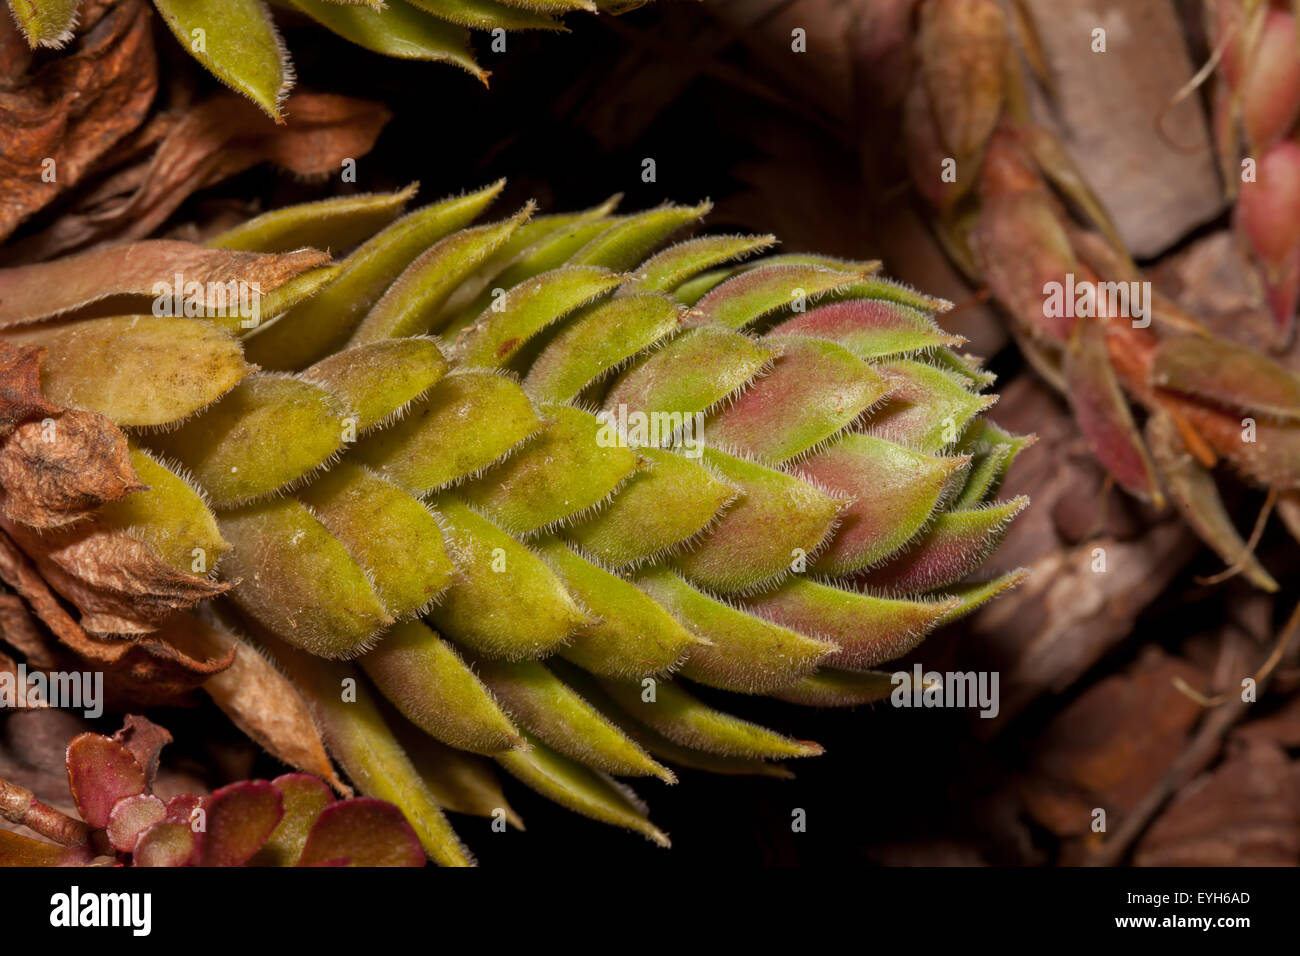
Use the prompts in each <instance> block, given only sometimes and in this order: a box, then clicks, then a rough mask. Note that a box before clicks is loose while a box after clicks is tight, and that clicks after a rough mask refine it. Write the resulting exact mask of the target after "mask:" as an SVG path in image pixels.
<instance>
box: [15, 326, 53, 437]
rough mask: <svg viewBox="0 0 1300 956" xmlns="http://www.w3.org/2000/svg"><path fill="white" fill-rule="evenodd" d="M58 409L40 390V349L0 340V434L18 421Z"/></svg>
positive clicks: (46, 415) (45, 415)
mask: <svg viewBox="0 0 1300 956" xmlns="http://www.w3.org/2000/svg"><path fill="white" fill-rule="evenodd" d="M58 412H59V410H58V408H56V407H55V406H53V405H51V404H50V403H49V402H47V401H46V400H45V396H44V395H42V394H41V350H40V349H39V348H37V347H36V346H34V345H20V346H14V345H10V344H9V343H8V342H0V436H4V435H7V434H8V433H9V432H10V431H11V430H12V429H13V428H14V426H15V425H17V424H18V423H19V422H24V421H26V420H27V419H29V418H35V417H37V416H39V417H41V418H45V417H48V416H51V415H57V414H58Z"/></svg>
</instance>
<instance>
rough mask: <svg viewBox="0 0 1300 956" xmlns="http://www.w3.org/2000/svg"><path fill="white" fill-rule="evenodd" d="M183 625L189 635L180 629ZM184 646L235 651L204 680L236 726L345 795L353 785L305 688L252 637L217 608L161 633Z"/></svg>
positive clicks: (215, 699) (280, 757) (348, 793)
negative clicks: (328, 747) (332, 753)
mask: <svg viewBox="0 0 1300 956" xmlns="http://www.w3.org/2000/svg"><path fill="white" fill-rule="evenodd" d="M178 630H183V632H184V633H183V636H182V635H178V634H177V633H176V631H178ZM159 636H160V637H162V638H163V639H165V640H170V641H171V642H172V643H174V644H179V646H181V647H191V650H192V652H194V650H193V647H192V646H193V645H197V646H198V647H202V648H206V649H212V648H219V649H221V650H222V651H223V652H225V653H230V652H234V661H233V663H232V664H231V665H230V667H228V668H227V669H225V670H224V671H222V672H221V673H219V674H214V675H213V676H212V677H210V678H209V679H208V680H207V681H205V682H204V684H203V689H204V691H206V692H207V694H208V696H209V697H211V698H212V699H213V700H214V701H215V702H216V704H217V706H218V707H220V708H221V710H222V711H223V712H224V713H225V715H226V716H227V717H229V718H230V719H231V721H233V722H234V724H235V726H236V727H238V728H239V729H240V730H242V731H243V732H244V733H246V734H248V736H249V737H251V738H252V739H253V740H254V741H256V742H257V743H258V744H259V745H260V746H262V747H263V748H265V749H266V750H267V751H268V752H270V753H271V754H272V755H273V756H275V757H278V758H279V759H280V760H283V761H284V762H285V763H287V764H288V765H289V766H291V767H295V768H297V769H298V770H303V771H306V772H307V773H310V774H315V775H316V776H317V777H321V778H323V779H324V780H326V781H328V782H329V785H330V786H332V787H333V788H334V789H335V790H337V791H338V792H339V793H340V794H342V795H344V796H351V795H352V789H351V788H350V787H349V786H348V785H347V784H345V783H344V782H343V781H342V780H341V779H339V775H338V773H337V772H336V771H335V769H334V764H333V763H332V762H331V761H330V758H329V755H328V754H327V753H326V752H325V744H324V742H323V741H322V740H321V737H320V732H319V731H318V730H317V729H316V725H315V723H314V722H313V721H312V717H311V711H310V710H309V709H308V706H307V702H306V701H305V700H304V699H303V697H302V694H301V693H299V691H298V689H297V688H296V687H294V685H293V684H292V683H290V681H289V680H288V678H286V677H285V676H284V675H283V674H281V673H280V672H279V671H278V670H277V669H276V668H275V665H274V664H272V663H271V662H270V661H269V660H267V658H266V656H265V655H264V654H263V653H262V652H261V651H260V650H259V649H258V648H257V647H255V646H254V645H253V644H252V643H250V642H249V641H246V640H244V639H243V638H242V637H241V636H239V634H238V633H237V631H236V630H235V629H234V627H233V626H231V625H229V624H227V623H226V622H225V621H223V620H220V619H218V618H217V617H215V616H214V615H211V614H200V615H196V616H194V617H192V618H190V619H188V622H187V624H186V625H184V626H182V625H172V626H171V627H169V628H167V629H166V630H164V631H163V632H162V633H161V634H160V635H159Z"/></svg>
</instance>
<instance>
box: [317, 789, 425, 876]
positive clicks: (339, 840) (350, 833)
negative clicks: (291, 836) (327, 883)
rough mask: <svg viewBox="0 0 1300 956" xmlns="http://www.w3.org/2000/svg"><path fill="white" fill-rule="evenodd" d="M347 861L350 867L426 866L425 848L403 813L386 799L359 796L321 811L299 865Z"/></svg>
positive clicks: (318, 864)
mask: <svg viewBox="0 0 1300 956" xmlns="http://www.w3.org/2000/svg"><path fill="white" fill-rule="evenodd" d="M335 860H345V861H346V862H347V865H349V866H424V865H425V858H424V850H423V849H422V848H421V847H420V841H419V839H418V838H417V837H416V835H415V831H414V830H412V829H411V825H410V824H409V823H407V822H406V818H405V817H403V816H402V811H401V810H399V809H397V807H395V806H393V805H392V804H391V803H385V802H384V801H383V800H372V799H370V798H368V797H357V798H356V799H354V800H346V801H343V802H340V803H334V804H331V805H330V806H328V807H326V808H325V809H324V810H322V811H321V814H320V816H319V817H317V818H316V823H315V824H314V825H313V826H312V828H311V832H310V833H309V834H307V842H306V845H304V846H303V848H302V856H301V857H299V859H298V865H299V866H320V865H322V864H330V863H332V862H333V861H335Z"/></svg>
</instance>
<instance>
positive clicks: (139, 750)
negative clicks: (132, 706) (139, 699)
mask: <svg viewBox="0 0 1300 956" xmlns="http://www.w3.org/2000/svg"><path fill="white" fill-rule="evenodd" d="M113 739H114V740H115V741H117V742H118V743H119V744H121V745H122V746H124V747H125V748H126V749H127V750H129V751H131V753H132V754H133V755H134V756H135V759H136V760H137V761H139V763H140V766H141V767H143V768H144V780H145V786H146V788H148V789H150V790H152V789H153V781H154V777H155V776H157V774H158V759H159V755H160V754H161V753H162V749H163V747H165V746H167V745H168V744H169V743H171V742H172V735H171V734H169V733H168V732H167V731H166V730H165V729H164V728H162V727H159V726H158V725H157V724H155V723H154V722H153V721H152V720H149V719H148V718H147V717H139V716H137V715H135V714H127V715H126V718H125V720H124V721H123V723H122V729H121V730H119V731H118V732H117V733H115V734H114V735H113ZM122 852H124V853H125V852H126V851H125V850H123V851H122Z"/></svg>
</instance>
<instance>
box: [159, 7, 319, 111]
mask: <svg viewBox="0 0 1300 956" xmlns="http://www.w3.org/2000/svg"><path fill="white" fill-rule="evenodd" d="M153 3H154V6H155V7H157V9H158V12H159V13H160V14H161V15H162V18H163V22H164V23H166V24H167V27H168V28H169V29H170V30H171V31H172V33H173V34H175V35H176V39H177V40H179V41H180V43H181V45H182V46H183V47H185V48H186V49H187V50H188V51H189V52H190V55H191V56H193V57H194V58H195V59H196V60H198V61H199V62H200V63H202V64H203V66H204V67H206V68H207V69H208V70H209V71H210V72H211V73H212V75H213V76H215V77H216V78H217V79H219V80H220V81H221V82H222V83H224V84H226V85H227V86H229V87H230V88H231V89H232V90H235V91H236V92H237V93H242V94H243V95H244V96H247V97H248V98H249V99H250V100H252V101H253V102H254V103H256V104H257V105H258V106H260V107H261V108H262V109H263V110H264V111H265V112H266V113H267V115H268V116H270V117H271V118H272V119H274V120H275V121H276V122H277V123H281V122H284V118H283V115H282V114H281V112H280V106H281V104H282V103H283V102H284V99H285V97H286V96H288V94H289V88H290V87H291V86H293V71H292V69H291V68H290V66H289V54H288V52H287V51H286V50H285V47H284V42H283V41H282V40H281V39H280V34H279V32H278V31H277V30H276V29H275V23H274V22H273V21H272V20H271V14H270V12H269V11H268V10H267V8H266V6H265V4H263V3H262V2H261V0H153Z"/></svg>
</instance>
